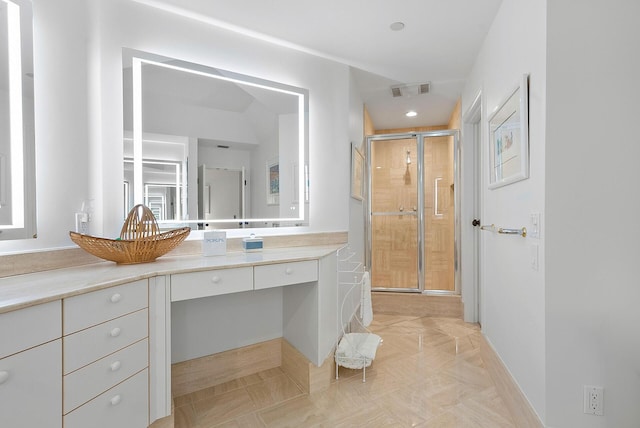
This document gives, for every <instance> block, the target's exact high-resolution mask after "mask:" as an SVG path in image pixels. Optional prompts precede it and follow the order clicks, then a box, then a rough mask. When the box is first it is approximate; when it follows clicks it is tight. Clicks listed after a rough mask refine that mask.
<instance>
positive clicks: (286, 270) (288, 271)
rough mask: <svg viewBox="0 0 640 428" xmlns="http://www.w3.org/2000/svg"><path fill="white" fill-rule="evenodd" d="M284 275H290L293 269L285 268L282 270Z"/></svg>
mask: <svg viewBox="0 0 640 428" xmlns="http://www.w3.org/2000/svg"><path fill="white" fill-rule="evenodd" d="M284 273H286V274H287V275H291V274H292V273H293V269H291V268H290V267H288V268H286V269H285V270H284Z"/></svg>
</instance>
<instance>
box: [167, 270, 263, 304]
mask: <svg viewBox="0 0 640 428" xmlns="http://www.w3.org/2000/svg"><path fill="white" fill-rule="evenodd" d="M249 290H253V268H252V267H242V268H232V269H214V270H209V271H204V272H189V273H180V274H176V275H171V301H172V302H177V301H179V300H188V299H197V298H199V297H206V296H218V295H220V294H229V293H239V292H241V291H249Z"/></svg>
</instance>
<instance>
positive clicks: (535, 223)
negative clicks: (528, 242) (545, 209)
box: [527, 213, 541, 238]
mask: <svg viewBox="0 0 640 428" xmlns="http://www.w3.org/2000/svg"><path fill="white" fill-rule="evenodd" d="M540 218H541V215H540V213H531V220H530V223H531V224H530V226H529V229H528V230H527V236H528V237H529V238H540Z"/></svg>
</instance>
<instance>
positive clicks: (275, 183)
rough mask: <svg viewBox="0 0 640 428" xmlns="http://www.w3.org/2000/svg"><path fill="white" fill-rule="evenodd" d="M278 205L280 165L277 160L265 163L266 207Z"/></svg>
mask: <svg viewBox="0 0 640 428" xmlns="http://www.w3.org/2000/svg"><path fill="white" fill-rule="evenodd" d="M279 203H280V164H279V163H278V160H272V161H267V205H278V204H279Z"/></svg>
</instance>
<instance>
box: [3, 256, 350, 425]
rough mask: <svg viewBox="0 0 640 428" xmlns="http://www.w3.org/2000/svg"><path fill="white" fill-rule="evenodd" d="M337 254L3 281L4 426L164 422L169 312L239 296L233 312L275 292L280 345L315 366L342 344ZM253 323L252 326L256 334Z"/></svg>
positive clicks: (196, 260)
mask: <svg viewBox="0 0 640 428" xmlns="http://www.w3.org/2000/svg"><path fill="white" fill-rule="evenodd" d="M338 249H339V246H338V245H327V246H305V247H291V248H277V249H267V250H264V251H262V252H259V253H244V252H230V253H227V254H226V255H224V256H214V257H203V256H201V255H187V256H174V257H163V258H160V259H158V260H157V261H156V262H154V263H147V264H139V265H115V264H113V263H111V262H103V263H96V264H92V265H86V266H83V267H74V268H66V269H57V270H51V271H45V272H39V273H33V274H27V275H17V276H12V277H7V278H2V279H0V344H1V346H0V426H27V427H31V426H34V427H36V426H47V427H62V426H64V427H65V428H67V427H85V426H94V427H102V426H104V427H113V426H121V427H144V426H147V425H149V424H151V423H153V422H154V421H156V420H158V419H161V418H163V417H165V416H168V415H170V414H171V361H172V356H171V341H172V333H171V332H172V317H171V310H172V302H186V301H194V302H195V301H198V302H200V303H202V302H205V303H206V302H207V301H208V302H212V303H213V302H214V301H215V299H220V298H223V296H226V295H231V294H235V295H236V296H235V300H234V302H235V303H234V304H235V305H237V306H238V307H237V308H236V309H238V310H240V309H241V307H242V305H243V303H242V302H243V301H244V300H246V299H251V296H252V295H253V293H262V292H264V291H263V290H268V289H276V288H277V289H279V292H281V293H282V294H281V295H282V300H281V305H280V306H276V307H277V308H281V313H280V314H277V316H278V317H277V318H276V319H281V320H282V325H281V331H282V339H283V340H284V341H286V342H287V343H288V344H289V345H291V346H292V347H293V348H295V349H296V350H297V351H298V352H299V353H300V354H302V355H303V356H304V357H305V358H306V359H307V360H308V361H309V362H310V363H312V364H313V365H315V366H320V365H322V363H323V362H324V361H325V360H326V359H327V357H329V356H330V354H331V351H332V349H333V346H334V345H335V343H336V340H337V338H338V337H337V335H338V326H337V273H336V268H337V256H336V252H337V250H338ZM205 299H214V300H205ZM225 304H226V303H225ZM231 309H232V310H233V309H234V308H231ZM255 314H256V315H255V319H250V320H248V321H249V323H248V325H256V326H259V325H260V323H261V319H259V318H260V315H259V312H255ZM280 317H281V318H280ZM226 329H228V331H230V332H232V333H233V330H234V326H233V323H229V325H228V326H226ZM239 331H240V332H243V331H246V329H245V330H242V329H239ZM243 334H244V333H243ZM176 339H177V338H176ZM207 340H210V339H207ZM34 408H37V409H38V411H37V412H34V411H32V409H34ZM61 409H62V412H61Z"/></svg>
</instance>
